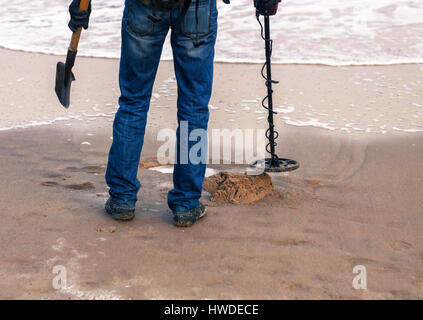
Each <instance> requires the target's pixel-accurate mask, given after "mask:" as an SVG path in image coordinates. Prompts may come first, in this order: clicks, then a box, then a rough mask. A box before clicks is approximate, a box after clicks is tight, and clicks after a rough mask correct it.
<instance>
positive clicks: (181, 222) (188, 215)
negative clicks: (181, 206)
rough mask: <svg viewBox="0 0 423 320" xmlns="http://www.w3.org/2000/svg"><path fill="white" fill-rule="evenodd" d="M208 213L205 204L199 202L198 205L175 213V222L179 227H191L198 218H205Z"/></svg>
mask: <svg viewBox="0 0 423 320" xmlns="http://www.w3.org/2000/svg"><path fill="white" fill-rule="evenodd" d="M206 214H207V210H206V208H205V207H204V205H203V204H202V203H201V202H199V203H198V207H197V208H195V209H191V210H189V211H181V212H174V213H173V223H174V224H175V226H177V227H183V228H185V227H191V226H192V225H193V224H194V223H196V222H197V220H199V219H201V218H203V217H204V216H205V215H206Z"/></svg>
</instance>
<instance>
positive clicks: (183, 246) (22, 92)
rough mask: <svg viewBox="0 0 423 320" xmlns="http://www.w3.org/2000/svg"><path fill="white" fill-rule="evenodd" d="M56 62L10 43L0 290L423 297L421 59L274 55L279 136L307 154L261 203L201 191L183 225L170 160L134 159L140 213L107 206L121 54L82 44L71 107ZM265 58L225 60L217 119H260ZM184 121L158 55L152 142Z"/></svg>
mask: <svg viewBox="0 0 423 320" xmlns="http://www.w3.org/2000/svg"><path fill="white" fill-rule="evenodd" d="M58 61H64V57H62V56H53V55H43V54H35V53H24V52H17V51H10V50H6V49H0V65H1V66H2V76H1V77H0V98H1V99H0V110H1V113H2V117H1V118H0V148H1V151H0V168H1V169H0V170H1V171H0V172H1V177H2V179H1V183H0V190H1V192H0V206H1V208H2V211H1V218H2V223H1V225H0V240H1V241H0V288H1V290H0V299H416V298H417V299H422V298H423V233H422V231H421V230H422V228H423V197H422V190H423V85H422V81H423V65H421V64H404V65H392V66H354V67H353V66H351V67H329V66H323V65H274V66H273V70H274V78H275V79H277V80H279V81H280V83H279V84H278V85H277V86H276V87H275V106H276V107H277V108H278V111H279V114H278V115H277V119H276V126H277V128H278V131H279V133H280V137H279V139H278V147H277V151H278V154H279V155H280V156H283V157H289V158H293V159H296V160H298V161H299V162H300V163H301V167H300V169H298V170H296V171H293V172H290V173H284V174H271V178H272V181H273V184H274V188H275V192H274V194H273V195H272V196H268V197H266V198H265V199H263V200H260V201H258V202H256V203H254V204H250V205H234V204H215V203H210V202H209V200H208V197H209V196H208V194H207V193H205V194H204V196H203V201H204V202H205V203H207V204H208V205H209V206H208V212H209V214H208V216H207V217H206V218H205V219H204V220H203V221H201V222H199V223H198V224H196V225H195V226H194V227H192V228H188V229H178V228H175V227H174V226H173V225H172V223H171V218H172V217H171V214H170V211H169V209H168V207H167V204H166V190H168V189H169V188H171V186H172V184H171V181H172V175H171V174H168V173H161V172H157V171H153V170H148V169H140V170H139V178H140V180H141V183H142V184H143V187H142V189H141V192H140V201H139V202H138V203H137V209H136V218H135V220H134V221H132V222H130V223H118V222H115V221H113V220H112V219H111V218H110V217H109V216H107V215H106V214H105V213H104V211H103V206H104V202H105V200H106V199H107V186H106V184H105V181H104V172H105V168H106V163H107V154H108V150H109V147H110V144H111V141H112V140H111V135H112V121H113V115H114V113H115V112H116V109H117V99H118V96H119V88H118V83H117V79H118V77H117V75H118V67H119V61H118V60H116V59H99V58H82V57H80V58H78V60H77V63H76V66H75V69H74V72H75V75H76V78H77V81H76V82H74V83H73V86H72V105H71V106H70V108H69V109H67V110H66V109H64V108H63V107H61V106H60V105H59V103H58V101H57V99H56V96H55V93H54V75H55V66H56V63H57V62H58ZM260 68H261V65H258V64H225V63H216V65H215V83H214V93H213V97H212V100H211V102H210V111H211V120H210V128H217V129H222V128H229V129H232V128H241V129H242V128H266V117H265V116H266V114H265V113H263V112H262V110H261V108H260V106H259V104H260V102H259V101H260V100H261V98H262V97H263V96H264V92H265V87H264V83H263V79H262V78H261V77H260V75H259V74H260ZM175 127H176V82H175V79H174V74H173V65H172V62H167V61H164V62H162V63H161V65H160V68H159V72H158V76H157V80H156V83H155V87H154V90H153V100H152V105H151V108H150V113H149V120H148V128H147V134H146V139H145V140H146V144H145V146H144V149H143V153H142V157H148V156H154V155H155V154H156V150H157V147H158V146H159V142H158V141H157V133H158V131H159V130H160V129H162V128H173V129H174V128H175ZM210 167H211V168H215V169H216V170H230V169H231V168H233V166H232V165H215V166H210ZM58 265H61V266H64V267H65V268H66V270H67V287H66V288H64V289H62V290H56V289H54V288H53V286H52V281H53V278H54V277H55V274H54V273H53V268H54V267H55V266H58ZM357 265H362V266H364V267H365V268H366V270H367V289H366V290H355V289H354V288H353V286H352V282H353V279H354V277H355V274H353V268H354V266H357Z"/></svg>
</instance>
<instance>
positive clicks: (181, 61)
mask: <svg viewBox="0 0 423 320" xmlns="http://www.w3.org/2000/svg"><path fill="white" fill-rule="evenodd" d="M198 1H199V7H198V11H197V10H196V3H195V2H192V4H191V6H190V8H189V10H188V12H187V13H186V16H185V17H184V19H183V21H182V23H181V24H178V23H177V22H178V18H179V15H180V13H181V9H180V8H178V9H173V10H172V11H168V12H165V11H156V17H158V18H160V20H159V21H157V22H154V23H153V21H152V20H151V19H150V18H148V16H149V15H152V14H153V10H152V9H149V8H148V7H146V6H145V5H143V4H142V3H141V2H140V1H139V0H126V2H125V10H124V14H123V19H122V52H121V60H120V73H119V85H120V90H121V96H120V98H119V109H118V111H117V113H116V115H115V119H114V123H113V143H112V146H111V148H110V152H109V161H108V165H107V171H106V182H107V185H108V186H109V187H110V190H109V194H110V197H111V198H112V200H114V201H115V202H117V203H119V204H121V205H126V206H129V207H135V203H136V201H137V193H138V191H139V189H140V186H141V184H140V182H139V180H138V179H137V171H138V164H139V161H140V154H141V149H142V146H143V141H144V133H145V126H146V122H147V112H148V109H149V106H150V99H151V94H152V88H153V83H154V80H155V77H156V72H157V67H158V65H159V61H160V55H161V52H162V48H163V43H164V40H165V38H166V35H167V33H168V31H169V28H171V30H172V31H171V45H172V51H173V60H174V67H175V75H176V80H177V84H178V101H177V107H178V113H177V114H178V129H177V138H176V144H177V145H176V150H177V157H176V159H175V160H176V161H175V162H176V163H175V165H174V173H173V185H174V186H173V189H172V190H171V191H169V193H168V205H169V207H170V209H171V210H172V211H173V212H180V211H187V210H190V209H193V208H196V207H197V206H198V199H199V198H200V197H201V189H202V185H203V181H204V175H205V171H206V164H205V163H199V164H196V163H192V162H191V161H190V160H189V161H188V163H185V164H183V163H180V161H179V158H180V155H181V152H180V151H181V143H180V134H179V132H180V124H181V122H182V121H186V122H187V123H188V134H190V132H191V131H192V130H194V129H204V130H207V123H208V120H209V108H208V104H209V101H210V96H211V92H212V82H213V60H214V46H215V42H216V33H217V15H218V13H217V9H216V0H198ZM197 19H198V23H197ZM200 41H201V45H200V46H196V45H195V43H197V44H198V43H199V42H200ZM183 123H185V122H183ZM194 144H196V141H189V142H188V147H189V148H190V147H191V146H192V145H194ZM182 148H185V147H182Z"/></svg>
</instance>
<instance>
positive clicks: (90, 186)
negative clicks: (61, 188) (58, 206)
mask: <svg viewBox="0 0 423 320" xmlns="http://www.w3.org/2000/svg"><path fill="white" fill-rule="evenodd" d="M65 188H67V189H72V190H92V189H95V187H94V183H92V182H89V181H88V182H84V183H80V184H68V185H67V186H65Z"/></svg>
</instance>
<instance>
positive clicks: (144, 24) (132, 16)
mask: <svg viewBox="0 0 423 320" xmlns="http://www.w3.org/2000/svg"><path fill="white" fill-rule="evenodd" d="M127 10H128V19H127V23H128V24H127V28H128V30H129V31H131V32H132V33H134V34H136V35H139V36H144V35H147V34H149V33H151V32H152V31H153V27H154V23H153V21H152V20H151V19H149V18H148V16H149V15H151V14H152V10H151V9H150V8H148V7H147V6H145V5H144V4H143V3H142V2H141V1H140V0H127Z"/></svg>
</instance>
